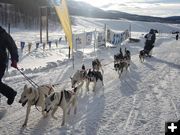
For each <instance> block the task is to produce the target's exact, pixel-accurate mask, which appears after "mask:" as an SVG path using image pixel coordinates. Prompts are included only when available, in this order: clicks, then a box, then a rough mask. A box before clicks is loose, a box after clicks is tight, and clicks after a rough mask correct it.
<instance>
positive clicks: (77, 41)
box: [73, 33, 86, 50]
mask: <svg viewBox="0 0 180 135" xmlns="http://www.w3.org/2000/svg"><path fill="white" fill-rule="evenodd" d="M73 44H74V45H75V49H76V50H77V49H79V48H83V47H84V45H86V33H80V34H74V35H73Z"/></svg>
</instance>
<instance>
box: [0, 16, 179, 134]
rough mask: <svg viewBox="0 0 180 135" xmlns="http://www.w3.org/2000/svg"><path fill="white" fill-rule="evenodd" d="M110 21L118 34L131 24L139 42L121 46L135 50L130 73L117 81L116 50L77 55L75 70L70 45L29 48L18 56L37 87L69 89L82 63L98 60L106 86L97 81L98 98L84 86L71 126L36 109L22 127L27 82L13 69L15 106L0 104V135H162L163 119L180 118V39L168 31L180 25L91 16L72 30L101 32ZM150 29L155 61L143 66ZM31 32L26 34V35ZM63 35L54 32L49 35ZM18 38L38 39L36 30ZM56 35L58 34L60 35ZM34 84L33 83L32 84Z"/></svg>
mask: <svg viewBox="0 0 180 135" xmlns="http://www.w3.org/2000/svg"><path fill="white" fill-rule="evenodd" d="M104 23H106V24H107V25H108V26H109V27H110V28H112V29H114V30H119V31H121V30H122V31H123V30H125V29H127V28H128V27H129V23H131V25H132V36H133V37H134V38H140V39H141V42H139V43H129V42H125V43H123V44H122V46H121V47H122V48H125V47H126V48H127V49H129V50H130V51H131V54H132V62H131V65H130V69H129V71H128V72H127V74H125V73H123V75H122V77H121V78H120V79H119V78H118V74H117V73H116V71H115V70H113V55H114V54H116V53H118V51H119V46H118V47H117V48H110V47H107V48H99V49H98V48H96V52H94V48H93V46H87V47H85V48H84V50H79V51H78V52H75V69H74V70H73V67H72V61H71V60H68V59H67V51H68V49H67V46H66V45H65V42H64V41H62V45H60V46H58V48H56V47H52V49H51V50H49V49H46V51H45V52H43V51H42V50H41V49H38V50H35V49H34V50H33V51H32V52H31V53H30V54H28V53H27V50H25V51H24V52H23V54H21V56H20V62H19V67H20V68H23V71H24V73H25V74H26V75H27V76H29V77H30V78H31V79H32V80H33V81H35V82H36V83H37V84H39V85H41V84H46V83H52V84H55V83H62V85H60V86H58V87H56V90H57V91H60V90H61V88H62V87H65V88H69V87H70V78H69V77H70V76H71V75H72V74H73V73H74V72H75V71H76V70H77V69H80V68H81V66H82V64H85V66H86V68H91V61H92V60H93V59H94V58H96V57H97V58H99V59H101V60H102V65H103V69H104V84H105V85H104V88H102V86H101V84H100V83H99V84H98V85H97V87H96V94H94V93H93V92H90V93H88V94H87V93H86V90H85V88H83V92H82V94H80V95H79V98H78V111H77V114H76V115H73V114H71V115H70V116H69V118H68V120H67V125H66V126H64V127H61V121H62V110H61V109H59V110H58V111H57V113H56V115H57V116H58V120H54V119H53V118H51V117H50V116H49V117H48V118H43V117H42V115H41V113H40V112H39V111H38V110H36V108H35V107H32V110H31V113H30V116H29V121H28V125H27V127H26V128H22V127H21V126H22V124H23V122H24V119H25V114H26V107H22V106H21V104H19V103H18V101H19V99H20V95H21V93H22V90H23V87H24V84H28V82H27V81H26V80H25V78H23V76H22V75H21V74H20V73H18V71H15V70H13V69H12V68H10V70H9V73H7V74H6V77H5V78H4V82H5V83H7V84H8V85H9V86H11V87H13V88H14V89H15V90H16V91H17V92H18V95H17V96H16V99H15V102H14V104H13V105H11V106H7V105H6V98H5V97H2V98H1V106H2V107H4V108H5V109H6V110H7V111H6V113H5V116H4V117H3V118H2V119H1V120H0V134H1V135H19V134H24V135H26V134H27V135H28V134H31V135H43V134H47V135H48V134H52V135H164V132H165V121H169V120H171V121H172V120H178V119H180V98H179V97H180V92H179V87H180V84H179V82H180V55H179V52H180V41H175V39H174V36H172V35H171V34H168V33H170V32H171V31H172V30H174V29H179V30H180V25H173V24H161V23H147V22H132V21H131V22H130V21H127V20H120V21H115V20H102V19H91V18H80V17H79V18H78V17H77V18H76V26H73V31H84V30H87V31H88V30H93V29H95V28H96V29H98V28H100V29H102V28H103V26H104ZM151 28H155V29H158V30H160V31H161V32H165V33H161V34H158V35H157V40H156V44H155V48H154V49H153V57H152V58H146V59H145V62H144V63H141V62H140V61H139V51H140V50H141V49H142V48H143V46H144V39H143V38H142V34H144V33H147V32H148V31H149V30H150V29H151ZM27 34H28V36H27ZM61 34H62V32H61V33H59V32H57V31H55V32H52V33H51V35H52V37H53V36H57V35H61ZM12 36H13V37H14V39H15V40H29V41H30V40H31V39H33V40H34V41H35V40H38V32H34V31H31V32H29V31H23V32H21V30H14V31H12ZM57 37H58V36H57ZM28 85H30V84H28Z"/></svg>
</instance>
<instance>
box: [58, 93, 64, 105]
mask: <svg viewBox="0 0 180 135" xmlns="http://www.w3.org/2000/svg"><path fill="white" fill-rule="evenodd" d="M62 98H63V91H61V98H60V100H59V103H58V106H60V105H61V102H62Z"/></svg>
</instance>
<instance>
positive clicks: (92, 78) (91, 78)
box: [86, 69, 104, 91]
mask: <svg viewBox="0 0 180 135" xmlns="http://www.w3.org/2000/svg"><path fill="white" fill-rule="evenodd" d="M98 80H100V81H101V82H102V86H104V83H103V75H102V73H101V72H100V71H95V70H91V69H89V71H88V73H87V77H86V88H87V90H88V91H89V84H90V82H93V83H94V86H93V91H95V88H96V83H97V81H98Z"/></svg>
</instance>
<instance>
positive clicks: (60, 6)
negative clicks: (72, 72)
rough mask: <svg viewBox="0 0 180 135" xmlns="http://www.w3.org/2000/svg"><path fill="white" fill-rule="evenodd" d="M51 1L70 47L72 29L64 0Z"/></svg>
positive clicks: (71, 44) (71, 46) (71, 45)
mask: <svg viewBox="0 0 180 135" xmlns="http://www.w3.org/2000/svg"><path fill="white" fill-rule="evenodd" d="M52 3H53V6H54V7H55V10H56V13H57V15H58V17H59V19H60V22H61V25H62V27H63V29H64V33H65V35H66V37H67V40H68V43H69V47H70V48H71V49H72V48H73V43H72V42H73V41H72V29H71V21H70V17H69V12H68V7H67V3H66V0H52Z"/></svg>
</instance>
